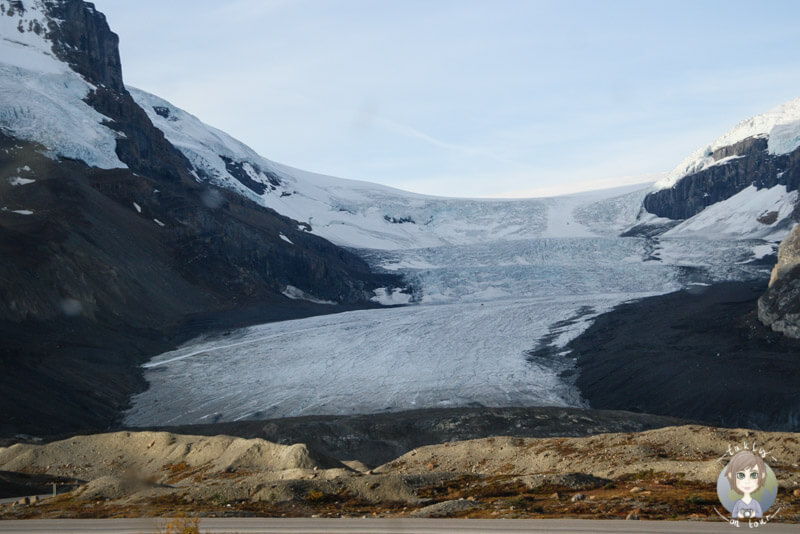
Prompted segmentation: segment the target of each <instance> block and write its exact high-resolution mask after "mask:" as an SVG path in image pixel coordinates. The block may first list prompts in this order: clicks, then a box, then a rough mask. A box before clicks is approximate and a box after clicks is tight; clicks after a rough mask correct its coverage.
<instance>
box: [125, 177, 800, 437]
mask: <svg viewBox="0 0 800 534" xmlns="http://www.w3.org/2000/svg"><path fill="white" fill-rule="evenodd" d="M647 191H648V186H644V187H642V186H638V187H628V188H626V189H618V190H612V191H604V192H593V193H584V194H579V195H573V196H567V197H557V198H552V199H530V200H513V201H512V200H509V201H494V200H486V201H479V200H458V199H430V200H424V201H421V200H420V199H419V198H416V197H415V201H416V203H417V205H418V206H420V205H421V204H420V202H422V204H424V206H423V207H424V209H425V210H426V212H425V213H424V214H422V213H417V214H416V216H426V217H428V220H429V221H432V223H431V224H429V225H428V226H429V227H431V230H430V231H431V232H432V233H434V234H435V235H433V236H427V237H426V239H425V240H423V241H428V242H430V241H435V242H438V243H439V244H437V245H436V246H425V247H413V246H407V242H406V241H405V239H403V240H397V239H392V238H391V237H392V236H389V237H387V236H382V239H383V240H382V241H380V243H379V244H380V245H382V246H381V248H357V249H356V250H357V252H358V253H359V254H360V255H361V256H362V257H364V258H365V259H367V261H368V262H369V263H370V264H371V265H372V266H373V267H375V268H378V269H385V270H388V271H393V272H400V273H402V274H404V275H405V276H406V278H407V279H408V280H409V281H410V282H411V283H412V285H413V287H414V291H413V295H409V294H407V293H399V292H397V291H395V288H386V289H385V290H384V291H382V292H380V291H379V292H378V293H377V294H376V300H381V301H383V302H385V303H408V305H407V306H403V307H396V308H388V309H380V310H366V311H355V312H346V313H340V314H334V315H326V316H321V317H313V318H308V319H302V320H293V321H285V322H278V323H271V324H265V325H260V326H255V327H251V328H247V329H243V330H239V331H237V332H234V333H232V334H231V335H228V336H224V337H216V338H206V339H198V340H195V341H193V342H190V343H188V344H186V345H185V346H183V347H180V348H179V349H177V350H175V351H172V352H169V353H165V354H161V355H159V356H157V357H155V358H153V359H152V360H151V361H150V362H149V363H147V364H146V365H145V368H146V369H145V377H146V379H147V381H148V382H149V384H150V386H149V389H148V390H147V391H145V392H143V393H141V394H139V395H137V396H136V397H134V400H133V405H132V408H131V409H130V410H129V411H128V412H127V415H126V419H125V422H126V423H127V424H129V425H133V426H137V425H141V426H144V425H167V424H169V425H174V424H194V423H209V422H217V421H235V420H243V419H264V418H273V417H288V416H299V415H312V414H350V413H353V414H355V413H374V412H382V411H398V410H406V409H415V408H429V407H455V406H476V405H482V406H539V405H547V406H582V405H584V404H585V403H584V401H583V399H581V397H580V393H579V392H578V391H577V390H576V388H575V387H574V386H573V383H572V378H571V376H572V373H570V371H571V370H572V369H573V368H574V365H575V362H574V360H573V359H572V357H571V356H570V354H569V353H568V352H567V351H565V350H562V349H561V348H562V347H563V346H564V345H565V344H566V343H567V342H568V341H569V340H570V339H572V338H574V337H575V336H577V335H578V334H580V333H581V332H582V331H583V330H585V328H587V327H588V326H589V325H590V324H591V320H592V319H593V318H594V317H596V316H597V315H598V314H600V313H603V312H606V311H608V310H610V309H612V308H613V307H614V306H615V305H617V304H620V303H622V302H625V301H628V300H631V299H636V298H641V297H645V296H649V295H655V294H662V293H667V292H670V291H674V290H677V289H680V288H685V287H695V288H702V287H703V286H704V285H706V284H709V283H712V282H715V281H721V280H742V279H750V278H753V277H756V276H764V275H765V269H766V267H764V266H763V265H758V264H757V263H756V264H753V263H751V262H752V260H757V259H759V258H761V257H763V256H764V255H765V254H767V253H771V252H772V251H773V250H774V247H775V244H774V243H772V242H771V241H770V240H765V239H762V238H760V237H759V238H756V237H753V238H750V239H730V238H729V237H727V236H724V235H721V236H719V237H718V238H716V239H715V238H711V239H709V238H703V239H698V238H696V237H694V236H690V237H683V236H682V235H681V233H680V228H678V229H673V231H672V232H671V234H672V236H671V237H662V238H643V237H618V235H619V233H620V231H621V230H622V229H623V228H625V227H626V226H629V225H630V224H632V223H633V222H634V220H635V218H636V217H637V215H640V213H639V210H640V206H641V201H642V198H643V197H644V195H645V194H646V192H647ZM761 193H762V194H763V195H764V196H763V199H761V201H757V202H755V203H756V204H758V209H764V206H763V205H762V204H764V203H765V202H766V203H769V202H771V199H770V198H768V197H767V194H766V193H764V192H761ZM376 194H379V195H380V196H381V197H382V198H383V201H384V202H388V201H387V199H386V195H387V193H386V192H385V191H382V190H380V192H379V193H376ZM367 196H369V195H367ZM789 196H791V195H789ZM790 200H791V199H789V200H787V199H786V198H784V197H781V199H780V200H778V201H776V202H790ZM362 201H363V202H364V203H365V204H364V205H363V206H362V208H363V210H368V209H369V208H368V207H367V205H368V204H369V205H373V204H371V203H372V202H374V198H373V199H370V198H362ZM734 201H735V202H739V203H742V199H741V198H739V199H735V200H734ZM352 202H353V201H352V200H351V206H352ZM395 202H397V203H403V202H404V203H405V205H406V206H412V207H413V205H414V202H413V201H412V202H409V199H403V198H397V199H395ZM484 202H485V203H487V204H491V206H490V207H489V208H490V209H487V205H486V204H482V203H484ZM420 209H423V208H420ZM437 209H440V210H445V211H446V212H447V215H446V216H447V218H448V219H449V220H463V221H470V220H475V219H478V218H481V217H484V218H486V217H489V218H491V219H492V221H489V220H483V221H482V223H481V225H480V226H481V227H482V228H484V230H485V228H489V227H491V226H492V224H495V225H497V227H502V228H508V227H509V226H513V224H514V221H515V219H516V218H518V217H520V218H524V219H527V221H529V224H528V226H527V227H525V234H524V235H522V236H519V235H517V236H512V237H511V238H509V237H508V236H506V237H505V238H501V239H492V233H491V232H488V231H482V230H481V229H480V228H475V230H474V232H472V233H471V234H469V235H468V234H465V232H464V227H465V226H463V225H462V226H460V227H458V226H453V227H446V226H444V224H443V223H441V224H439V225H438V226H437V225H436V223H435V222H433V221H437V220H438V216H439V214H437V213H436V210H437ZM718 209H719V217H716V218H715V217H714V214H713V213H712V214H709V213H706V212H703V213H704V217H705V219H704V220H705V221H706V223H703V222H702V221H701V222H697V221H692V223H693V224H694V228H696V227H697V225H698V224H708V225H712V226H713V225H715V224H717V225H718V224H720V219H723V218H724V217H727V216H729V215H730V213H731V212H730V210H726V209H725V207H724V206H721V207H719V208H718ZM409 210H410V211H409ZM351 211H352V212H354V213H358V212H359V210H358V209H354V210H351ZM707 211H708V210H707ZM407 212H413V208H408V209H407ZM487 214H491V215H487ZM409 218H411V217H409ZM690 221H691V220H690ZM312 222H313V221H312ZM687 222H689V221H687ZM723 222H724V221H723ZM348 224H351V223H350V222H348V221H347V220H343V221H340V224H338V225H332V226H335V227H336V228H335V231H336V232H339V233H343V232H344V231H343V229H344V228H346V227H347V226H348ZM394 226H402V225H394ZM329 228H330V227H329ZM350 230H352V231H347V232H344V235H348V236H350V239H351V240H356V239H357V237H353V236H357V235H358V231H357V230H358V229H353V228H351V229H350ZM367 230H369V229H367ZM319 233H320V234H322V235H325V232H324V228H320V229H319ZM328 237H330V236H328ZM395 237H396V236H395ZM514 237H516V238H514ZM751 237H752V236H751ZM761 237H764V236H761ZM373 238H374V233H372V232H370V237H369V239H368V241H369V242H370V243H374V242H375V241H374V239H373ZM333 240H334V241H336V239H333ZM341 241H343V240H341V239H340V242H341ZM398 243H401V245H404V246H401V245H398ZM452 243H456V244H452ZM345 244H347V245H350V246H352V245H353V243H352V242H349V243H345ZM307 297H308V298H313V296H311V295H307ZM543 347H547V348H548V349H550V350H548V351H539V352H538V353H537V351H536V349H541V348H543ZM542 352H545V353H547V354H549V356H548V357H540V356H539V355H538V354H541V353H542Z"/></svg>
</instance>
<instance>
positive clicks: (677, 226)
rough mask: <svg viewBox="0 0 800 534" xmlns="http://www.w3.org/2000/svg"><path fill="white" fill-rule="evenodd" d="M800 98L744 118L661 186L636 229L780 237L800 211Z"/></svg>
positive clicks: (651, 195) (649, 198) (646, 204)
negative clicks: (798, 198) (798, 196)
mask: <svg viewBox="0 0 800 534" xmlns="http://www.w3.org/2000/svg"><path fill="white" fill-rule="evenodd" d="M798 188H800V99H796V100H792V101H790V102H787V103H785V104H783V105H781V106H778V107H777V108H775V109H773V110H770V111H768V112H767V113H764V114H762V115H758V116H756V117H753V118H750V119H748V120H745V121H743V122H741V123H740V124H738V125H737V126H736V127H734V128H733V129H732V130H730V131H729V132H728V133H726V134H725V135H723V136H722V137H720V138H719V139H717V140H715V141H714V142H712V143H710V144H708V145H706V146H704V147H701V148H700V149H698V150H697V151H695V152H694V153H693V154H691V155H690V156H689V157H688V158H686V160H684V161H683V162H682V163H681V164H680V165H678V166H677V167H676V168H675V170H673V171H672V172H671V173H670V174H669V175H668V176H666V177H665V178H664V179H663V180H660V181H659V182H657V183H656V184H655V186H654V187H653V190H652V191H651V192H649V193H648V194H647V196H646V197H645V198H644V201H643V203H642V208H643V209H642V211H641V213H640V214H639V217H638V224H637V226H635V227H634V228H633V230H632V231H630V234H632V235H636V234H637V233H638V234H641V233H649V234H651V235H652V234H663V235H666V236H676V235H684V236H685V235H699V236H701V237H702V236H705V237H708V236H709V235H710V234H711V235H720V234H727V235H729V236H731V237H738V238H744V237H752V238H763V239H768V240H780V239H782V238H783V237H784V236H785V235H786V234H788V232H789V230H791V228H792V226H794V224H795V223H796V222H797V220H798V218H799V217H800V209H799V208H798V202H797V190H798Z"/></svg>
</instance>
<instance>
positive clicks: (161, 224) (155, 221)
mask: <svg viewBox="0 0 800 534" xmlns="http://www.w3.org/2000/svg"><path fill="white" fill-rule="evenodd" d="M153 222H154V223H156V224H157V225H159V226H161V227H162V228H163V227H164V226H166V225H165V224H164V223H163V222H161V221H159V220H158V219H153Z"/></svg>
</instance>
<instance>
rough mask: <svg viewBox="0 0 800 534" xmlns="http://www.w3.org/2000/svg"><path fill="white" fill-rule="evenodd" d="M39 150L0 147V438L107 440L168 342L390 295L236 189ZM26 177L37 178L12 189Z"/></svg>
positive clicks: (392, 279) (359, 268)
mask: <svg viewBox="0 0 800 534" xmlns="http://www.w3.org/2000/svg"><path fill="white" fill-rule="evenodd" d="M40 149H41V147H37V146H36V145H33V144H30V143H24V142H21V141H19V140H16V139H13V138H9V137H6V136H2V135H0V196H2V198H3V202H4V205H6V206H7V207H8V210H9V211H2V212H0V279H2V280H3V284H0V302H1V303H2V305H0V337H1V338H2V339H3V343H2V344H1V345H2V346H0V406H3V410H1V411H0V434H13V433H17V432H25V433H40V432H47V433H50V432H59V431H67V430H77V429H98V428H105V427H107V426H108V425H110V424H112V423H113V421H114V420H115V418H116V417H117V415H118V413H119V410H121V409H122V408H124V407H125V405H126V403H127V399H128V397H129V395H130V394H132V393H135V392H137V391H141V390H142V389H143V388H144V387H145V384H144V382H143V380H142V377H141V373H140V371H139V368H138V366H139V365H140V364H141V363H143V361H144V360H146V358H148V357H149V356H152V355H153V354H156V353H158V352H161V351H164V350H168V349H169V348H170V347H173V346H174V345H175V343H178V342H180V341H181V340H185V339H186V338H188V337H191V336H196V335H200V334H202V333H205V332H208V331H214V330H219V329H220V328H232V327H237V326H243V325H247V324H253V323H258V322H267V321H271V320H281V319H289V318H295V317H303V316H309V315H315V314H320V313H333V312H336V311H344V310H348V309H353V307H360V308H363V307H369V306H371V304H370V303H369V301H368V299H369V298H370V297H371V296H372V295H373V293H372V290H373V289H375V288H377V287H384V286H386V285H392V286H401V285H403V283H402V280H401V279H400V278H399V277H396V276H393V275H376V274H372V273H370V271H369V268H368V266H367V265H366V264H365V263H364V262H363V261H362V260H360V259H359V258H358V257H356V256H354V255H353V254H352V253H349V252H347V251H345V250H343V249H340V248H338V247H336V246H334V245H332V244H331V243H329V242H327V241H325V240H323V239H321V238H318V237H316V236H313V235H310V234H307V233H306V232H303V231H301V230H298V228H297V223H296V222H295V221H292V220H290V219H287V218H285V217H282V216H280V215H278V214H277V213H275V212H272V211H270V210H267V209H265V208H262V207H260V206H258V205H257V204H255V203H253V202H250V201H249V200H247V199H245V198H243V197H241V196H238V195H236V194H234V193H231V192H228V191H225V190H216V189H209V187H208V186H205V185H201V184H197V183H194V184H191V185H192V187H189V186H187V184H184V183H175V182H172V181H164V180H160V179H155V178H148V177H144V176H137V175H135V174H133V173H132V172H131V171H130V170H128V169H116V170H101V169H94V168H89V167H87V166H86V165H85V164H83V163H81V162H76V161H53V160H50V159H48V158H46V157H44V156H42V155H41V154H40V153H39V150H40ZM23 166H27V167H29V168H30V171H26V172H25V173H24V174H25V178H26V179H33V180H35V182H33V183H28V184H26V185H12V183H11V181H10V177H11V176H13V175H14V174H15V173H17V172H18V171H17V169H19V168H20V167H23ZM9 173H11V174H9ZM212 193H213V195H212ZM209 195H211V196H213V197H214V202H209V201H208V197H209ZM14 210H17V211H23V212H24V213H28V212H32V213H31V214H27V215H26V214H22V213H15V212H14ZM162 225H163V226H162ZM281 234H283V235H285V236H287V237H288V238H289V239H290V240H291V241H292V242H293V244H289V243H287V242H286V241H284V240H283V239H281V238H280V235H281ZM287 285H293V286H296V287H299V288H301V289H303V290H304V291H307V292H309V293H311V294H313V295H315V296H317V297H319V298H321V299H325V300H332V301H336V302H340V303H343V304H342V305H339V306H325V305H316V304H312V303H309V302H304V301H292V300H289V299H287V298H285V297H284V296H283V295H282V294H281V293H282V291H283V290H284V289H285V287H286V286H287Z"/></svg>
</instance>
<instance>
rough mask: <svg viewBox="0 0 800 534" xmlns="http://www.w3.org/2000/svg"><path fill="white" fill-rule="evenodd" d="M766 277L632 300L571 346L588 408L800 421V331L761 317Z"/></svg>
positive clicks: (720, 419) (781, 423)
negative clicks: (784, 330)
mask: <svg viewBox="0 0 800 534" xmlns="http://www.w3.org/2000/svg"><path fill="white" fill-rule="evenodd" d="M765 286H766V280H764V281H763V282H761V283H753V282H727V283H723V284H716V285H714V286H711V287H708V288H705V289H700V290H694V291H679V292H676V293H671V294H669V295H661V296H657V297H650V298H646V299H642V300H640V301H636V302H631V303H626V304H622V305H620V306H618V307H617V308H615V309H614V310H613V311H611V312H609V313H606V314H603V315H601V316H600V317H598V318H597V319H596V320H595V322H594V323H593V324H592V326H590V327H589V328H588V329H587V330H586V331H585V332H584V333H583V334H581V335H580V336H578V337H577V338H576V339H574V340H573V341H571V342H570V343H569V344H568V345H567V348H569V349H571V350H572V351H573V353H572V354H573V355H574V356H576V357H577V358H578V377H577V380H576V385H577V386H578V388H579V389H580V391H581V395H582V396H583V398H585V399H586V400H588V401H589V403H590V405H591V407H592V408H602V409H613V410H630V411H636V412H645V413H653V414H661V415H671V416H673V417H677V416H680V417H685V418H688V419H693V420H695V421H700V422H704V423H708V424H714V425H722V426H729V427H744V428H758V429H763V430H775V431H793V432H796V431H797V430H798V429H800V391H799V390H798V388H797V376H798V373H800V359H798V357H797V355H798V351H800V341H798V340H794V339H788V338H786V337H784V336H781V335H780V334H776V333H775V332H772V331H771V330H769V329H768V328H766V327H765V326H763V325H762V324H761V323H760V322H759V321H758V319H757V317H756V313H755V309H756V301H757V300H758V297H759V295H761V294H762V293H763V292H764V288H765Z"/></svg>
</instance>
